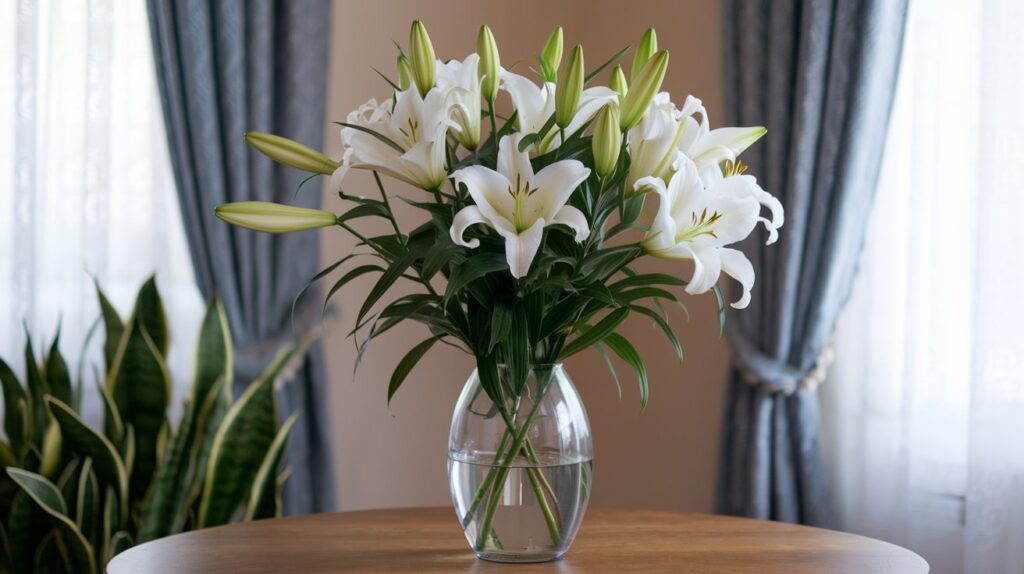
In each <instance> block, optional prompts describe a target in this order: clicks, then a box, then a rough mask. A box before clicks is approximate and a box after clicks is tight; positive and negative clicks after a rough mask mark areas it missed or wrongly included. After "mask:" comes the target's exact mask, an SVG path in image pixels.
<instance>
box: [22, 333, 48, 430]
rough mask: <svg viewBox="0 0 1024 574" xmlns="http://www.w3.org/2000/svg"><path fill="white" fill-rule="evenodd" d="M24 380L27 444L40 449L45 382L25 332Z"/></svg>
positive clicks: (45, 391)
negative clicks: (26, 398)
mask: <svg viewBox="0 0 1024 574" xmlns="http://www.w3.org/2000/svg"><path fill="white" fill-rule="evenodd" d="M25 339H26V341H25V380H26V386H27V387H28V411H27V413H28V416H29V421H30V423H29V425H28V429H29V432H30V433H31V434H30V435H29V436H30V437H31V438H29V439H28V441H27V442H29V443H31V444H34V445H36V446H37V447H42V441H43V437H44V435H45V434H46V425H47V419H48V417H47V415H46V402H45V400H44V397H45V396H46V394H47V390H46V382H45V380H44V379H43V378H42V375H41V374H40V373H39V364H38V363H36V355H35V351H33V350H32V338H31V337H30V336H29V334H28V330H27V329H26V331H25Z"/></svg>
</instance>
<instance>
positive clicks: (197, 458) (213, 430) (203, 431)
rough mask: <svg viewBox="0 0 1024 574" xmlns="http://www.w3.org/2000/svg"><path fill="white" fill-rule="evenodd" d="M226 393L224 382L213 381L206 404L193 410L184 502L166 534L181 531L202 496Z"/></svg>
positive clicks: (226, 402)
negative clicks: (194, 418)
mask: <svg viewBox="0 0 1024 574" xmlns="http://www.w3.org/2000/svg"><path fill="white" fill-rule="evenodd" d="M229 394H230V393H229V391H228V388H227V386H226V385H225V384H224V380H223V379H221V380H219V381H217V383H216V384H215V385H214V388H213V389H212V390H211V391H210V393H209V394H207V396H206V402H205V403H203V404H202V405H200V406H199V408H198V410H197V411H196V424H195V428H196V434H195V439H194V441H193V444H192V453H191V455H190V463H189V465H188V472H187V475H186V479H185V486H186V490H185V492H184V493H183V496H184V502H183V503H181V504H178V505H177V513H176V514H175V516H174V519H173V521H172V523H171V526H170V531H171V533H173V534H177V533H178V532H181V531H182V530H184V528H185V523H186V521H187V520H188V519H189V513H190V512H191V511H192V509H193V508H194V507H195V505H196V504H195V503H196V502H197V501H198V500H199V498H200V496H201V494H202V489H203V486H204V484H205V482H206V469H207V468H208V467H209V462H210V454H211V452H212V451H213V443H214V441H215V440H216V438H217V431H218V429H220V427H221V424H222V423H223V421H224V417H225V416H226V415H227V412H228V409H230V408H231V401H230V400H229V398H228V396H229ZM193 522H194V521H193Z"/></svg>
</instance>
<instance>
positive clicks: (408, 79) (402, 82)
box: [398, 54, 412, 92]
mask: <svg viewBox="0 0 1024 574" xmlns="http://www.w3.org/2000/svg"><path fill="white" fill-rule="evenodd" d="M411 85H412V64H410V63H409V58H406V57H405V54H399V55H398V89H399V90H401V91H403V92H404V91H406V90H408V89H409V86H411Z"/></svg>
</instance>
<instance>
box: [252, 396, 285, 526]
mask: <svg viewBox="0 0 1024 574" xmlns="http://www.w3.org/2000/svg"><path fill="white" fill-rule="evenodd" d="M298 418H299V413H298V412H294V413H292V415H291V416H289V417H288V419H287V420H285V421H284V424H282V425H281V428H280V429H278V431H277V436H275V437H274V442H272V443H271V444H270V448H269V449H268V450H267V454H266V455H265V456H264V457H263V462H262V463H260V469H259V470H258V471H257V472H256V476H255V477H254V478H253V481H252V487H251V488H250V489H249V503H248V504H247V505H246V508H245V518H244V519H245V520H246V521H249V520H259V519H262V518H274V517H275V516H278V514H280V511H281V505H280V500H279V496H278V494H279V492H278V488H277V468H278V467H279V466H280V465H281V458H282V457H283V455H284V449H285V445H287V444H288V436H289V435H290V434H291V431H292V427H293V426H295V421H296V420H298Z"/></svg>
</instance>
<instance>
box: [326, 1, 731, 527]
mask: <svg viewBox="0 0 1024 574" xmlns="http://www.w3.org/2000/svg"><path fill="white" fill-rule="evenodd" d="M415 18H419V19H422V20H424V22H425V23H426V24H427V27H428V29H429V30H430V34H431V37H432V39H433V42H434V45H435V47H436V50H437V53H438V55H439V57H442V58H451V57H459V58H461V57H463V56H464V55H465V54H466V53H468V52H470V51H472V50H473V48H474V44H475V39H476V31H477V29H478V27H479V26H480V24H483V23H487V24H488V25H490V26H491V28H492V29H493V30H494V34H495V36H496V38H497V40H498V44H499V46H500V50H501V57H502V61H503V63H504V64H505V65H506V66H508V65H509V64H510V63H512V62H514V61H516V60H520V61H521V63H520V64H519V66H517V68H518V70H520V71H521V72H522V73H527V72H526V70H527V69H528V68H527V66H529V65H531V62H532V61H533V59H534V55H535V54H537V53H538V52H539V51H540V49H541V47H542V45H543V43H544V40H545V39H546V37H547V34H548V33H549V32H550V30H551V28H552V27H553V26H554V25H556V24H561V25H563V26H564V27H565V30H566V46H567V50H568V48H569V46H571V45H572V44H575V43H582V44H583V45H584V48H585V51H586V55H587V62H588V63H589V64H590V65H591V66H596V65H598V64H599V63H600V62H602V61H603V59H604V57H607V56H610V55H611V54H613V53H614V52H615V51H617V50H618V49H619V48H621V47H623V46H624V45H626V44H630V43H635V42H636V39H637V38H638V37H639V36H640V34H641V32H642V31H643V30H644V28H646V27H648V26H651V25H656V26H657V27H658V29H659V32H660V36H659V40H660V45H661V47H663V48H667V49H669V50H670V51H671V53H672V60H671V65H670V67H669V76H668V78H667V80H666V87H667V89H669V90H670V91H671V92H672V93H673V94H674V95H675V99H676V101H677V102H681V101H682V98H683V97H685V95H686V94H687V93H693V94H695V95H698V96H700V97H701V98H702V99H703V100H704V101H705V103H706V104H707V106H708V108H709V110H710V114H711V116H712V118H714V117H719V116H721V110H722V104H721V100H722V94H721V87H720V84H721V71H720V67H721V65H720V64H721V62H720V60H721V50H720V46H719V44H720V35H719V30H720V25H719V5H718V3H717V2H712V1H697V0H693V1H689V2H678V1H675V2H673V1H661V2H653V1H652V2H645V1H640V0H637V1H634V2H622V1H621V0H620V1H616V2H612V1H604V0H601V1H595V0H589V1H583V0H579V1H576V2H559V1H555V0H518V1H516V2H500V3H499V2H481V1H479V0H475V1H471V0H444V1H436V0H435V1H431V2H425V1H419V2H417V1H413V0H403V1H371V0H360V1H354V0H344V1H341V0H339V1H337V2H336V3H335V9H334V15H333V23H332V27H333V28H332V29H333V38H332V46H331V57H332V61H331V69H330V92H329V104H328V118H327V119H328V121H334V120H342V119H344V117H345V116H346V114H347V113H348V112H349V111H350V110H351V109H353V108H355V107H356V106H358V105H359V104H360V103H362V102H363V101H365V100H366V99H368V97H370V96H377V97H378V98H380V97H385V96H387V93H388V90H387V86H386V85H385V84H384V83H383V82H382V81H381V80H380V78H379V77H377V75H376V74H375V73H374V72H373V70H371V69H370V67H371V66H373V67H376V68H378V69H380V70H382V71H385V72H386V73H389V74H392V75H393V71H392V70H393V69H394V56H395V51H394V47H393V45H392V44H391V40H392V39H394V40H398V41H400V42H402V43H403V44H404V43H406V41H407V34H408V27H409V23H410V22H411V21H412V20H413V19H415ZM629 58H631V56H628V57H627V58H626V59H625V60H624V61H626V62H628V61H629ZM338 147H339V144H338V141H337V131H336V130H335V129H334V128H333V127H332V128H331V129H329V133H328V136H327V148H328V149H329V150H330V151H331V152H334V151H337V149H338ZM371 186H372V182H371V180H369V179H368V178H367V177H365V174H362V173H357V174H354V175H353V176H351V179H349V180H347V183H346V189H347V191H348V192H349V193H360V194H367V195H369V194H372V193H374V188H373V187H371ZM392 189H394V191H396V192H398V191H400V192H401V193H407V194H409V195H410V196H415V195H416V194H422V192H418V191H416V190H411V189H408V188H401V187H399V186H397V185H395V186H394V187H393V188H392ZM325 206H328V207H331V206H333V208H334V209H336V210H341V209H342V207H341V206H340V205H339V200H338V199H337V198H336V197H334V196H332V195H327V196H325ZM403 215H404V216H405V221H406V222H408V223H409V224H412V223H415V220H414V217H415V214H413V213H403ZM380 231H381V232H383V231H384V230H383V229H381V230H380ZM323 241H324V250H323V251H324V263H325V265H326V264H327V263H330V262H333V261H335V260H336V259H337V258H338V257H340V256H342V255H344V254H346V253H349V252H350V250H351V248H352V242H351V241H349V240H348V239H347V238H346V237H344V236H343V235H342V233H340V232H339V231H337V230H334V229H332V230H330V231H328V232H325V233H324V235H323ZM657 266H658V267H660V268H662V269H663V270H665V269H667V270H669V271H675V272H680V273H681V272H683V269H681V268H679V267H678V266H676V267H673V266H666V265H664V264H659V265H657ZM369 286H370V281H369V280H367V281H361V282H357V283H353V284H352V285H351V286H350V287H349V288H347V290H346V291H344V292H343V293H342V294H341V295H340V296H336V298H335V300H334V301H335V302H336V303H337V307H338V311H339V313H337V315H338V316H339V317H340V318H339V320H337V321H336V322H335V324H334V325H333V328H332V331H331V333H330V334H329V336H328V338H327V341H326V344H327V348H328V349H329V351H328V361H329V371H330V375H331V393H332V394H331V399H330V400H331V412H332V421H331V424H332V428H333V430H334V452H335V457H336V462H337V470H338V472H337V477H338V481H337V482H338V495H339V501H340V506H341V508H342V509H346V510H347V509H360V508H373V507H389V506H423V505H446V504H448V503H449V499H448V487H447V479H446V475H445V461H446V458H445V457H446V447H447V433H448V424H449V421H450V417H451V412H452V408H453V406H454V402H455V399H456V397H457V394H458V392H459V390H460V389H461V387H462V384H463V383H464V382H465V380H466V377H467V376H468V374H469V372H470V370H471V369H472V363H471V361H470V360H469V358H468V357H467V356H464V355H462V354H461V353H460V352H458V351H456V350H454V349H450V348H447V347H435V349H434V350H432V351H431V353H430V354H429V355H428V356H427V358H426V359H425V360H424V361H423V362H421V363H420V365H419V366H418V367H417V368H416V370H415V371H414V372H413V374H412V375H411V376H410V379H409V380H408V381H406V383H405V385H404V387H403V388H402V389H401V391H400V392H399V393H398V395H397V397H396V399H395V401H394V403H393V404H392V406H391V409H390V412H389V411H388V408H387V405H386V396H387V395H386V393H387V382H388V378H389V376H390V373H391V370H392V368H393V367H394V364H395V363H396V362H397V361H398V359H399V358H400V357H401V356H402V355H403V354H404V352H405V351H406V350H407V349H408V348H409V347H411V346H412V345H414V344H416V343H417V342H419V341H420V340H422V339H423V338H424V335H425V331H424V330H423V329H421V328H420V327H419V326H416V325H410V326H408V327H400V328H398V329H396V330H395V331H393V332H392V333H391V334H390V335H388V336H385V337H383V338H381V339H380V340H375V341H374V344H373V345H371V348H370V351H369V352H368V353H367V355H366V357H365V360H364V363H363V365H362V366H361V368H360V370H359V373H358V375H357V376H355V377H353V375H352V364H353V359H354V355H355V353H354V350H353V344H352V342H351V341H350V340H346V338H345V333H346V332H347V331H348V330H349V329H350V327H351V324H352V320H353V316H354V314H355V313H356V312H357V311H358V307H359V305H360V304H361V302H362V299H363V297H364V296H365V294H366V292H367V290H368V289H369ZM686 303H687V305H688V307H689V310H690V315H691V317H690V320H689V321H687V320H686V317H685V316H684V315H683V313H682V312H681V311H679V310H678V309H673V310H671V311H670V313H672V314H673V318H672V323H673V325H674V326H675V328H676V330H677V332H678V333H679V334H680V336H681V340H682V342H683V345H684V349H685V351H686V361H685V362H684V363H683V364H682V365H680V364H678V363H677V361H676V359H675V356H674V354H673V352H672V350H671V347H669V345H668V344H667V343H666V342H665V341H664V339H663V337H662V336H661V335H660V334H659V333H658V332H656V330H655V329H654V327H652V326H651V325H650V323H649V322H648V321H644V320H640V319H636V320H631V321H632V322H631V323H629V324H627V325H626V326H625V332H624V333H625V334H626V335H627V336H628V337H629V338H630V339H632V340H633V341H634V342H635V343H636V344H637V347H638V348H639V349H640V351H641V353H642V354H643V355H644V357H645V359H646V361H647V365H648V368H649V370H650V374H651V385H652V388H651V404H650V406H649V407H648V409H647V411H646V412H644V413H642V414H641V413H640V412H639V410H640V409H639V399H638V395H637V391H636V385H635V383H634V379H632V378H629V377H626V376H623V377H622V378H623V398H622V400H621V401H619V400H618V397H617V395H616V390H615V385H614V382H613V381H612V379H611V378H610V376H609V374H608V373H607V371H606V369H605V367H604V364H603V362H602V361H601V359H600V357H599V356H598V355H597V354H596V353H594V352H593V351H589V352H585V353H582V354H581V355H578V356H577V357H576V358H574V359H573V360H572V361H570V363H569V365H568V369H569V372H570V374H571V376H572V377H573V379H574V380H575V382H576V384H577V386H578V387H579V390H580V393H581V394H582V396H583V399H584V402H585V404H586V406H587V409H588V411H589V414H590V420H591V424H592V425H593V430H594V441H595V451H596V454H595V458H596V461H595V483H594V494H593V501H594V503H595V504H608V505H633V506H643V507H657V508H666V509H674V510H692V511H709V510H711V507H712V500H713V496H714V479H715V468H716V464H717V450H718V426H719V420H720V412H721V404H722V392H723V384H722V381H723V379H724V376H725V372H726V361H727V354H726V349H725V346H724V343H723V341H722V340H721V339H720V338H719V336H718V329H717V324H716V309H715V302H714V298H713V297H712V296H710V295H707V296H702V297H690V298H688V299H687V300H686ZM619 372H620V375H627V374H628V368H627V367H624V366H623V367H621V368H620V371H619Z"/></svg>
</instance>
